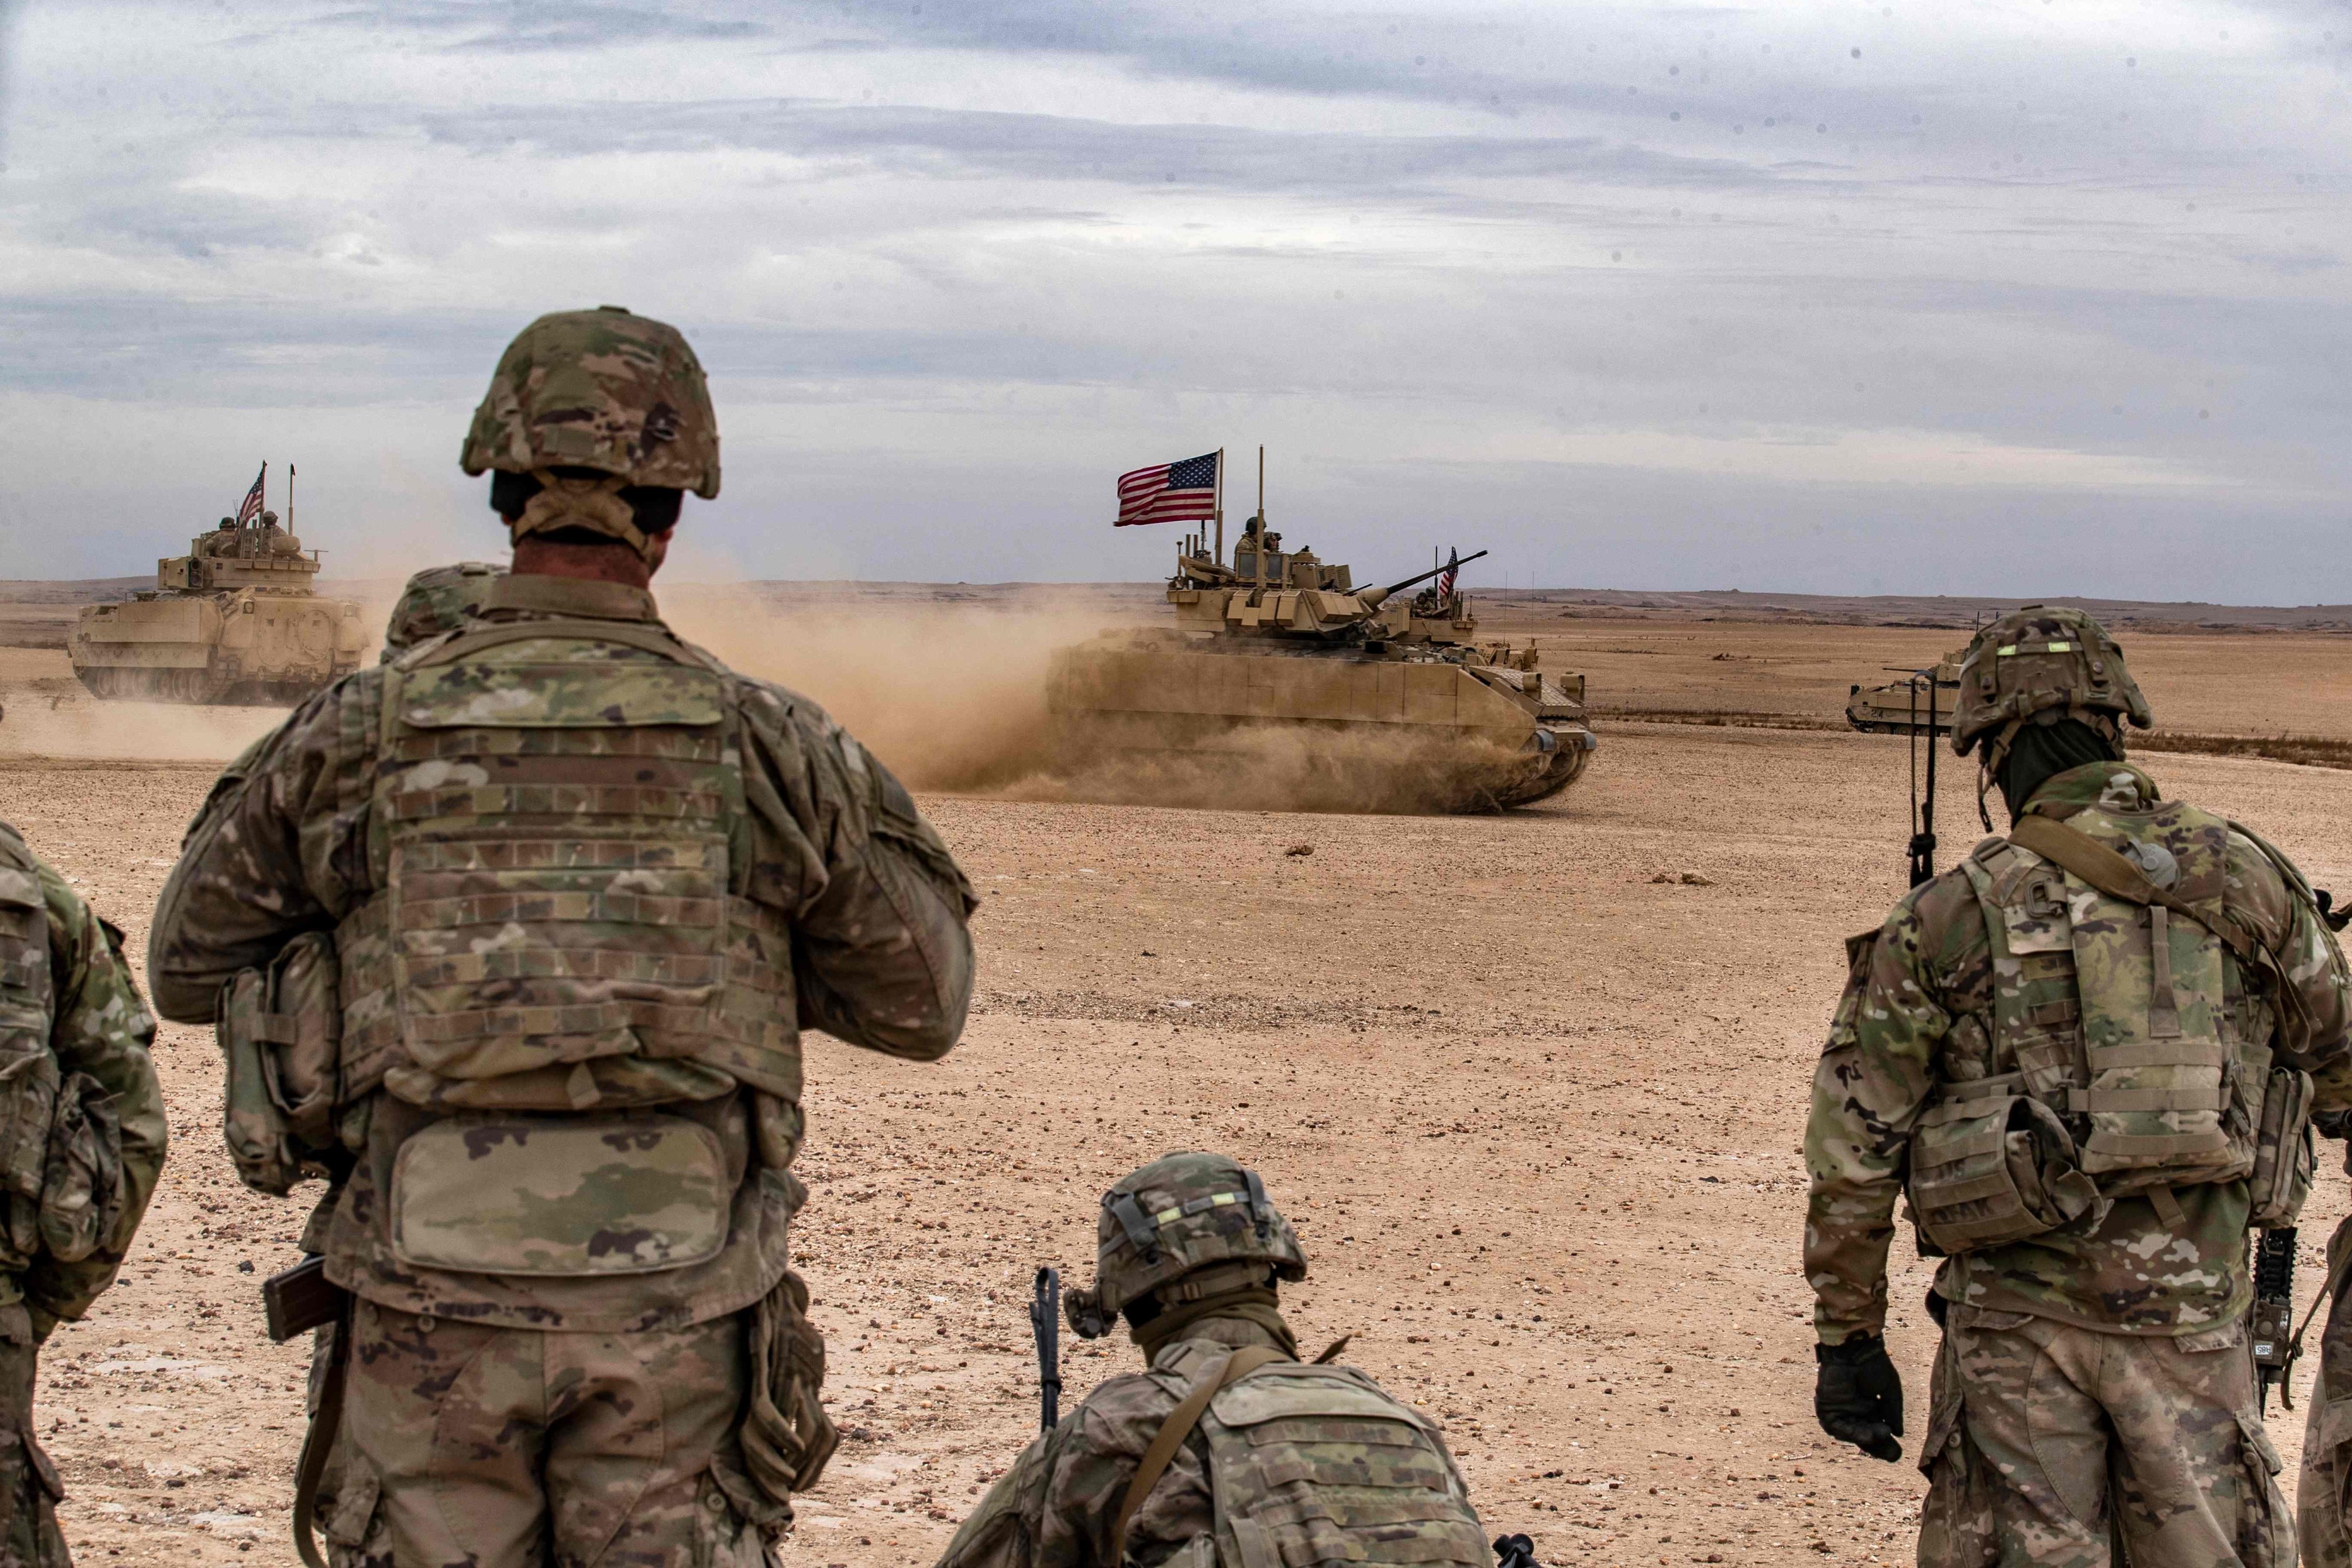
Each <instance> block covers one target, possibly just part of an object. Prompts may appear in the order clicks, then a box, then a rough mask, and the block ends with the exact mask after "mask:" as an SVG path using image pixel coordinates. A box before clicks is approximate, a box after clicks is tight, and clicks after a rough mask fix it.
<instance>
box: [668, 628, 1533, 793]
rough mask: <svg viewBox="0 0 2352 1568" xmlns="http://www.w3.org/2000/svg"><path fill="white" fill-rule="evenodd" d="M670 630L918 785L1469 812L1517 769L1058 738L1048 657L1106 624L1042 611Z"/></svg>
mask: <svg viewBox="0 0 2352 1568" xmlns="http://www.w3.org/2000/svg"><path fill="white" fill-rule="evenodd" d="M663 606H664V611H665V613H666V615H667V616H668V618H669V620H670V623H671V625H673V626H676V627H677V630H678V631H679V633H680V634H681V635H683V636H685V637H688V638H689V639H691V640H693V641H695V642H697V643H699V644H700V645H701V646H703V647H707V648H709V650H710V651H711V652H712V653H715V654H717V655H718V656H719V658H723V659H725V660H726V661H727V662H728V663H729V664H730V665H732V666H733V667H734V668H738V669H740V670H742V671H744V672H745V673H746V674H750V675H756V676H760V677H761V678H763V679H771V680H775V681H778V682H780V683H782V685H785V686H788V687H790V688H792V689H793V690H795V691H799V692H801V693H803V694H804V695H805V696H807V697H809V698H812V699H814V700H815V701H816V702H818V703H819V704H821V705H822V706H823V707H824V708H825V709H826V710H827V711H829V712H831V713H832V714H833V716H834V717H835V719H837V720H839V721H841V722H842V723H843V724H844V725H845V726H846V727H847V728H848V729H849V730H850V731H851V732H852V733H854V734H856V736H857V737H858V739H859V740H861V741H863V742H865V743H866V745H867V746H868V747H869V748H870V749H871V750H872V751H873V752H874V753H875V754H876V755H877V756H878V757H880V758H881V759H882V760H883V762H885V763H887V764H888V765H889V767H890V769H891V770H892V771H893V772H894V773H898V776H899V777H900V778H901V779H903V780H904V781H905V782H906V783H907V784H908V785H909V786H910V787H912V788H916V789H923V790H934V791H945V792H950V793H954V794H971V795H980V794H986V795H1002V796H1005V797H1008V798H1012V799H1019V800H1043V801H1071V802H1087V803H1093V804H1101V805H1176V806H1204V807H1224V808H1229V809H1242V810H1255V811H1311V812H1388V813H1423V812H1451V811H1464V810H1477V809H1481V808H1483V807H1485V806H1486V805H1487V804H1488V803H1489V801H1490V800H1491V796H1492V793H1493V791H1494V790H1495V788H1496V785H1497V783H1498V781H1500V780H1502V779H1506V778H1510V777H1513V776H1516V774H1517V773H1518V771H1519V770H1520V769H1521V768H1522V767H1523V766H1524V765H1525V758H1524V756H1522V755H1517V754H1514V753H1512V752H1507V751H1505V750H1502V749H1500V748H1496V747H1492V746H1487V745H1482V744H1479V743H1477V742H1475V741H1465V740H1459V739H1454V738H1451V737H1449V738H1448V739H1447V740H1445V741H1444V742H1435V741H1432V740H1429V739H1426V738H1423V737H1412V736H1400V735H1397V734H1394V733H1366V732H1349V731H1340V730H1336V729H1314V730H1307V729H1302V728H1291V727H1269V728H1265V729H1248V730H1235V731H1225V732H1223V733H1218V734H1213V735H1205V736H1202V737H1199V738H1197V739H1194V740H1192V741H1191V742H1188V743H1184V744H1180V745H1171V743H1170V740H1169V738H1168V737H1167V736H1164V735H1160V734H1155V733H1152V732H1150V731H1148V730H1141V729H1122V728H1120V727H1118V726H1117V725H1115V724H1112V725H1104V724H1087V725H1082V726H1064V725H1062V724H1059V723H1057V722H1056V721H1055V720H1054V718H1053V717H1052V716H1051V715H1050V714H1049V713H1048V712H1047V710H1046V704H1045V692H1046V674H1047V668H1048V666H1049V664H1050V663H1051V660H1052V656H1053V654H1054V652H1055V650H1056V649H1059V648H1064V647H1069V646H1070V645H1072V644H1074V643H1079V642H1084V641H1086V640H1087V639H1088V638H1091V637H1094V636H1095V635H1096V634H1097V632H1100V631H1103V630H1105V629H1106V627H1105V624H1104V623H1105V619H1106V616H1105V613H1104V612H1103V610H1101V609H1100V608H1097V609H1096V610H1094V611H1092V612H1077V611H1067V610H1048V609H1044V608H1040V607H1034V606H1019V607H1014V606H1002V605H1000V606H994V607H988V606H968V605H921V604H918V605H906V604H903V603H902V604H900V605H892V606H889V607H887V608H885V607H881V606H876V605H857V604H856V603H854V602H853V603H849V604H845V605H838V606H834V605H782V606H780V605H773V604H770V603H763V602H762V601H761V599H760V598H759V597H758V596H757V595H756V594H755V593H754V592H753V591H751V590H728V589H718V588H713V589H698V590H684V591H674V592H672V593H671V594H668V595H664V599H663Z"/></svg>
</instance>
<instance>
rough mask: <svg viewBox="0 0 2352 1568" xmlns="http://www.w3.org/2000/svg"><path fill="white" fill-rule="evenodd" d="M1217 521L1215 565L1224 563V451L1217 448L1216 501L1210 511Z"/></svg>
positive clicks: (1221, 448)
mask: <svg viewBox="0 0 2352 1568" xmlns="http://www.w3.org/2000/svg"><path fill="white" fill-rule="evenodd" d="M1210 510H1212V511H1213V512H1214V513H1215V515H1216V519H1217V564H1218V565H1220V566H1223V564H1224V563H1225V449H1224V448H1223V447H1218V448H1217V500H1216V504H1215V505H1214V506H1213V507H1212V508H1211V509H1210Z"/></svg>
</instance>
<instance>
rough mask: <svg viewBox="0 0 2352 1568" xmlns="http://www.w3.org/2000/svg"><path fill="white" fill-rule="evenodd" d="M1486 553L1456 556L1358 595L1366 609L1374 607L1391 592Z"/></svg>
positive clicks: (1467, 563) (1383, 600)
mask: <svg viewBox="0 0 2352 1568" xmlns="http://www.w3.org/2000/svg"><path fill="white" fill-rule="evenodd" d="M1485 554H1486V552H1485V551H1483V550H1481V551H1480V552H1478V554H1477V555H1462V556H1457V557H1455V558H1454V560H1452V561H1448V562H1447V563H1445V564H1444V565H1443V566H1433V567H1431V568H1430V569H1429V570H1428V571H1426V572H1423V573H1421V574H1418V575H1416V576H1412V577H1408V578H1406V579H1405V580H1404V581H1403V582H1402V583H1391V584H1389V585H1388V586H1387V587H1385V588H1367V589H1365V590H1364V592H1363V594H1362V595H1360V596H1361V597H1362V599H1363V601H1364V607H1365V608H1366V609H1371V608H1374V607H1375V606H1377V605H1381V604H1382V603H1384V602H1386V600H1387V599H1388V596H1389V595H1391V594H1402V593H1403V592H1404V591H1405V590H1406V589H1407V588H1410V587H1412V585H1413V584H1416V583H1426V582H1428V581H1429V580H1430V579H1431V578H1432V577H1434V576H1436V575H1438V574H1440V573H1442V572H1449V571H1452V570H1453V569H1454V568H1455V567H1457V566H1467V565H1469V564H1470V563H1472V562H1473V561H1475V560H1477V559H1478V558H1479V556H1483V555H1485Z"/></svg>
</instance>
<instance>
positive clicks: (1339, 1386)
mask: <svg viewBox="0 0 2352 1568" xmlns="http://www.w3.org/2000/svg"><path fill="white" fill-rule="evenodd" d="M1306 1277H1307V1257H1306V1254H1305V1253H1303V1252H1301V1251H1300V1250H1299V1247H1298V1238H1297V1237H1296V1236H1294V1235H1293V1234H1292V1233H1291V1229H1290V1226H1289V1224H1288V1223H1287V1222H1286V1221H1285V1220H1284V1219H1283V1217H1282V1215H1279V1214H1277V1213H1276V1212H1275V1207H1274V1205H1273V1204H1271V1203H1270V1202H1268V1201H1267V1199H1266V1195H1265V1186H1264V1185H1263V1184H1261V1183H1260V1182H1259V1181H1258V1178H1257V1173H1255V1172H1254V1171H1249V1170H1245V1169H1244V1168H1243V1167H1242V1166H1241V1165H1239V1164H1237V1163H1234V1161H1232V1160H1229V1159H1226V1158H1225V1157H1223V1155H1218V1154H1170V1155H1168V1156H1166V1157H1165V1158H1163V1159H1160V1160H1157V1161H1154V1162H1153V1163H1150V1164H1149V1165H1146V1166H1144V1167H1143V1169H1141V1170H1139V1171H1138V1172H1136V1173H1134V1174H1132V1175H1130V1176H1128V1177H1126V1178H1125V1179H1124V1180H1122V1181H1120V1182H1119V1183H1118V1185H1116V1186H1114V1187H1112V1188H1111V1190H1110V1191H1109V1192H1108V1193H1106V1194H1103V1206H1102V1216H1101V1222H1100V1245H1099V1247H1098V1250H1097V1255H1096V1266H1095V1287H1094V1289H1091V1290H1083V1291H1072V1292H1071V1293H1070V1295H1069V1297H1068V1299H1067V1300H1066V1316H1067V1317H1068V1319H1069V1321H1070V1326H1071V1327H1072V1328H1074V1329H1076V1331H1078V1333H1079V1334H1081V1335H1083V1336H1084V1337H1086V1338H1087V1339H1100V1338H1101V1337H1102V1336H1103V1335H1105V1334H1107V1333H1108V1332H1109V1331H1110V1327H1111V1324H1112V1323H1113V1322H1114V1321H1117V1320H1118V1318H1119V1317H1120V1316H1121V1315H1122V1314H1123V1315H1124V1316H1125V1317H1126V1319H1127V1322H1128V1332H1129V1336H1130V1337H1131V1338H1132V1339H1133V1340H1134V1341H1135V1343H1136V1345H1137V1347H1138V1348H1139V1349H1140V1350H1141V1351H1142V1352H1143V1354H1144V1357H1145V1359H1146V1360H1147V1361H1148V1362H1149V1363H1150V1370H1149V1371H1147V1372H1140V1373H1129V1374H1128V1375H1126V1376H1123V1377H1114V1378H1112V1379H1110V1380H1109V1381H1108V1382H1107V1383H1105V1384H1102V1385H1101V1386H1100V1387H1098V1388H1097V1389H1096V1390H1095V1391H1094V1393H1093V1394H1089V1395H1088V1396H1087V1400H1086V1403H1085V1404H1083V1405H1080V1406H1079V1407H1078V1408H1077V1410H1076V1412H1075V1413H1073V1414H1072V1415H1071V1416H1070V1418H1069V1419H1068V1420H1066V1421H1064V1422H1062V1423H1060V1424H1059V1425H1057V1426H1055V1427H1053V1428H1052V1429H1051V1430H1050V1431H1048V1432H1046V1433H1045V1434H1044V1435H1043V1436H1040V1437H1038V1438H1037V1440H1036V1441H1034V1442H1033V1443H1031V1444H1030V1445H1029V1447H1027V1448H1026V1449H1024V1450H1023V1452H1022V1455H1021V1457H1020V1458H1018V1459H1017V1460H1015V1461H1014V1462H1013V1468H1011V1469H1010V1470H1008V1471H1006V1472H1005V1474H1004V1475H1003V1478H1002V1479H999V1480H998V1481H997V1483H996V1485H995V1486H994V1487H992V1488H991V1489H990V1490H989V1493H988V1495H987V1496H986V1497H985V1498H983V1499H982V1500H981V1503H980V1507H979V1508H978V1509H977V1510H975V1511H974V1512H973V1513H972V1515H971V1518H969V1519H967V1520H965V1521H964V1522H963V1526H962V1528H961V1529H960V1530H958V1531H956V1534H955V1539H954V1540H953V1541H951V1542H949V1544H948V1550H947V1554H946V1555H945V1556H944V1557H942V1558H941V1559H940V1568H1118V1565H1119V1564H1120V1563H1124V1562H1133V1563H1144V1564H1157V1563H1168V1562H1171V1561H1177V1560H1181V1563H1182V1564H1183V1565H1184V1568H1215V1565H1216V1564H1218V1563H1223V1568H1244V1564H1249V1565H1262V1564H1269V1563H1330V1562H1358V1563H1397V1564H1407V1563H1410V1564H1415V1565H1421V1564H1440V1563H1460V1564H1464V1565H1465V1568H1488V1565H1489V1564H1490V1563H1491V1560H1492V1556H1493V1553H1491V1552H1489V1551H1488V1550H1487V1547H1486V1533H1485V1531H1483V1530H1481V1529H1480V1527H1479V1523H1478V1516H1477V1514H1476V1513H1475V1512H1474V1511H1473V1510H1472V1509H1471V1507H1470V1499H1469V1494H1468V1490H1467V1489H1466V1488H1465V1487H1464V1485H1463V1482H1462V1475H1461V1472H1460V1471H1459V1470H1457V1469H1455V1468H1454V1458H1453V1456H1452V1455H1450V1454H1448V1453H1447V1452H1446V1451H1445V1444H1444V1439H1443V1438H1441V1437H1440V1436H1438V1434H1437V1428H1436V1427H1435V1426H1433V1424H1432V1423H1431V1422H1430V1421H1429V1419H1428V1418H1427V1417H1426V1416H1424V1415H1421V1414H1419V1413H1418V1412H1416V1411H1414V1410H1412V1408H1411V1407H1409V1406H1407V1405H1401V1404H1399V1403H1398V1402H1397V1401H1396V1400H1394V1399H1391V1397H1389V1395H1388V1394H1384V1393H1382V1392H1381V1388H1380V1386H1379V1384H1375V1383H1374V1382H1373V1381H1372V1380H1371V1379H1370V1378H1369V1377H1367V1376H1365V1375H1364V1374H1363V1373H1360V1372H1357V1371H1354V1370H1353V1369H1351V1368H1348V1367H1341V1366H1333V1365H1329V1364H1328V1363H1329V1362H1330V1360H1331V1358H1332V1357H1333V1356H1334V1355H1335V1354H1337V1353H1338V1352H1339V1345H1333V1346H1332V1347H1331V1348H1330V1349H1329V1350H1328V1351H1326V1352H1323V1354H1322V1356H1321V1357H1320V1358H1318V1360H1317V1361H1316V1362H1314V1363H1301V1362H1300V1361H1299V1360H1298V1343H1297V1340H1296V1339H1295V1338H1294V1337H1293V1336H1292V1334H1291V1331H1290V1325H1289V1324H1288V1323H1286V1322H1285V1321H1283V1317H1282V1313H1281V1310H1280V1309H1279V1307H1278V1306H1277V1304H1276V1296H1275V1290H1276V1281H1277V1280H1279V1279H1292V1280H1296V1279H1305V1278H1306ZM1341 1343H1345V1342H1344V1341H1342V1342H1341ZM1212 1474H1213V1475H1214V1477H1215V1481H1214V1484H1213V1485H1212V1482H1211V1476H1212Z"/></svg>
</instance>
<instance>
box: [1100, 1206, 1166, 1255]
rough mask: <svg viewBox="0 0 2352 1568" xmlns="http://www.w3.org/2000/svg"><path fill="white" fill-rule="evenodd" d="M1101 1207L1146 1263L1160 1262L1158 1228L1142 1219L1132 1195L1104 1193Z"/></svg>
mask: <svg viewBox="0 0 2352 1568" xmlns="http://www.w3.org/2000/svg"><path fill="white" fill-rule="evenodd" d="M1103 1207H1105V1208H1107V1209H1108V1210H1110V1212H1111V1213H1112V1215H1115V1216H1116V1217H1117V1218H1118V1227H1119V1228H1120V1229H1121V1230H1123V1231H1125V1232H1126V1233H1127V1240H1128V1245H1129V1246H1130V1247H1134V1248H1135V1250H1136V1251H1137V1252H1138V1253H1139V1254H1140V1255H1141V1257H1142V1258H1143V1261H1144V1262H1146V1263H1157V1262H1159V1261H1160V1227H1159V1226H1155V1225H1153V1224H1152V1223H1151V1221H1150V1220H1149V1219H1147V1218H1145V1217H1144V1214H1143V1208H1142V1205H1139V1204H1138V1203H1137V1202H1136V1201H1135V1194H1133V1193H1105V1194H1103Z"/></svg>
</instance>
